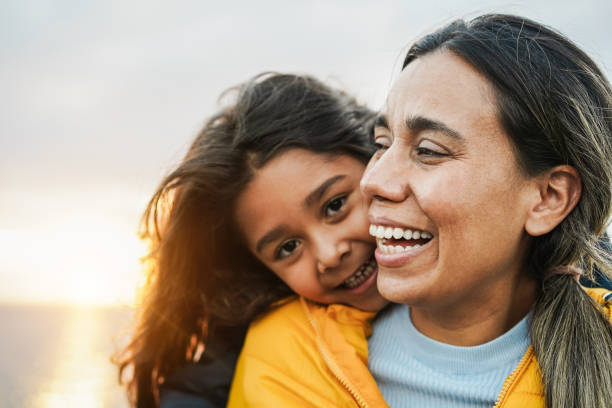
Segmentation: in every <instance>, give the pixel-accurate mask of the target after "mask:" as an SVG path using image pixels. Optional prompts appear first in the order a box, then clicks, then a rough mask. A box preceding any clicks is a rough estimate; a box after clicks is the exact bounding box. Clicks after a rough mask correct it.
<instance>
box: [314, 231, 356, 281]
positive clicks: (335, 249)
mask: <svg viewBox="0 0 612 408" xmlns="http://www.w3.org/2000/svg"><path fill="white" fill-rule="evenodd" d="M350 251H351V246H350V243H349V242H348V241H347V240H344V239H343V240H338V241H337V242H330V241H329V240H323V241H322V242H320V243H319V244H318V248H317V270H318V271H319V273H326V272H329V271H330V270H332V269H334V268H336V267H338V266H340V264H341V263H342V258H344V256H345V255H346V254H348V253H349V252H350Z"/></svg>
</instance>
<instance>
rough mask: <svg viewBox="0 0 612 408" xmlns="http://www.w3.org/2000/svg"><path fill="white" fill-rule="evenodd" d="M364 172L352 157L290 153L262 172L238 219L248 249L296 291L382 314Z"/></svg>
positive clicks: (249, 188)
mask: <svg viewBox="0 0 612 408" xmlns="http://www.w3.org/2000/svg"><path fill="white" fill-rule="evenodd" d="M364 168H365V166H364V165H363V164H362V163H361V162H360V161H358V160H357V159H355V158H353V157H351V156H348V155H323V154H317V153H313V152H311V151H308V150H304V149H292V150H288V151H286V152H284V153H282V154H280V155H279V156H277V157H275V158H273V159H272V160H270V161H269V162H268V163H267V164H266V165H265V166H263V167H262V168H261V169H259V170H257V172H256V175H255V177H254V179H253V180H252V181H251V183H249V185H248V186H247V188H246V189H245V191H243V192H242V194H241V195H240V196H239V197H238V200H237V207H236V217H237V222H238V226H239V228H240V230H241V232H242V234H243V236H244V237H245V240H246V243H247V245H248V248H249V249H250V250H251V251H252V252H253V253H254V254H255V256H256V257H257V258H258V259H259V260H261V261H262V262H263V263H264V264H265V265H266V266H267V267H268V268H270V269H271V270H272V271H273V272H274V273H275V274H277V275H278V276H279V277H280V278H281V279H282V280H283V281H284V282H285V283H287V285H288V286H289V287H290V288H291V289H293V290H294V291H295V292H296V293H298V294H299V295H301V296H304V297H305V298H307V299H311V300H314V301H316V302H319V303H325V304H327V303H342V304H347V305H351V306H354V307H357V308H359V309H362V310H368V311H376V310H379V309H381V308H382V307H383V306H384V305H385V304H386V301H385V300H384V299H383V298H382V297H381V296H380V295H379V293H378V290H377V288H376V275H377V267H376V262H375V260H374V248H375V242H374V239H373V238H372V237H371V236H369V234H368V221H367V207H366V205H365V203H364V199H363V196H362V194H361V192H360V190H359V181H360V178H361V175H362V173H363V170H364Z"/></svg>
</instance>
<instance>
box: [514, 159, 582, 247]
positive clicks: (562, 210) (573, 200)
mask: <svg viewBox="0 0 612 408" xmlns="http://www.w3.org/2000/svg"><path fill="white" fill-rule="evenodd" d="M536 179H537V180H536V183H537V185H538V187H539V198H538V200H536V202H535V203H534V205H533V206H532V207H531V208H530V210H529V214H528V215H527V219H526V222H525V230H526V231H527V233H528V234H529V235H531V236H540V235H544V234H547V233H549V232H550V231H552V230H553V229H554V228H555V227H556V226H557V225H559V224H560V223H561V222H562V221H563V220H564V219H565V217H567V216H568V215H569V213H570V212H572V210H573V209H574V208H575V207H576V205H577V204H578V201H580V196H581V195H582V180H581V179H580V175H579V174H578V172H577V171H576V169H575V168H573V167H572V166H569V165H562V166H556V167H553V168H552V169H550V170H548V171H547V172H546V173H545V174H542V175H540V176H537V178H536Z"/></svg>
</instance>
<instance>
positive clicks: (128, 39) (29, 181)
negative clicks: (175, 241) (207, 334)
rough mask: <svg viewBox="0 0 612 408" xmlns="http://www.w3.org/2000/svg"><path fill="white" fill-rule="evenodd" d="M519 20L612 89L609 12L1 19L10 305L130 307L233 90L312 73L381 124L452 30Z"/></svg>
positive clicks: (548, 3) (199, 5)
mask: <svg viewBox="0 0 612 408" xmlns="http://www.w3.org/2000/svg"><path fill="white" fill-rule="evenodd" d="M492 11H495V12H509V13H515V14H521V15H524V16H526V17H530V18H533V19H536V20H538V21H541V22H544V23H546V24H548V25H551V26H553V27H555V28H557V29H558V30H560V31H561V32H563V33H565V34H566V35H568V36H569V37H570V38H571V39H572V40H574V41H575V42H576V43H578V44H579V45H580V46H581V47H582V48H583V49H584V50H585V51H586V52H587V53H588V54H589V55H591V57H592V58H593V59H595V61H596V62H598V63H599V64H600V66H601V67H602V68H603V70H604V72H606V74H607V75H608V77H612V47H610V44H609V40H610V38H612V27H611V24H610V19H611V18H612V2H610V1H609V0H597V1H595V0H584V1H580V2H575V1H554V0H545V1H535V0H533V1H514V2H504V1H450V0H446V1H433V0H430V1H421V2H417V1H384V0H383V1H376V2H374V1H369V2H368V1H355V0H354V1H303V2H297V1H295V2H293V1H219V2H211V1H172V2H170V1H167V2H161V1H119V0H111V1H78V0H72V1H68V0H55V1H51V0H46V1H45V0H40V1H28V0H22V1H19V0H3V1H2V2H1V3H0V90H1V92H2V95H3V97H2V98H1V99H0V302H54V303H77V304H115V305H116V304H131V303H132V301H133V299H134V296H135V294H136V291H137V288H138V287H139V285H140V284H141V283H142V281H143V277H142V273H141V270H140V267H139V258H140V257H141V256H142V255H144V253H145V248H144V245H143V244H142V243H141V242H140V241H139V240H138V238H137V234H136V232H137V227H138V222H139V219H140V215H141V213H142V211H143V210H144V208H145V206H146V203H147V201H148V199H149V198H150V196H151V195H152V193H153V191H154V189H155V187H156V186H157V183H159V181H160V180H161V178H162V177H163V175H165V174H166V173H167V172H168V171H169V170H171V169H172V167H173V166H174V165H175V164H176V163H177V162H179V161H180V159H181V157H182V156H183V154H184V153H185V151H186V148H187V147H188V145H189V143H190V141H191V139H192V138H193V137H194V136H195V134H196V133H197V131H198V129H199V128H200V126H202V124H203V123H204V121H205V119H206V118H207V117H208V116H210V115H211V114H212V113H214V111H215V109H216V107H217V98H218V96H219V94H220V93H221V92H222V91H223V90H224V89H226V88H228V87H230V86H232V85H235V84H237V83H240V82H242V81H244V80H246V79H247V78H249V77H251V76H253V75H255V74H257V73H259V72H262V71H279V72H294V73H309V74H312V75H315V76H317V77H319V78H321V79H323V80H326V81H327V82H328V83H330V84H332V85H335V86H340V87H342V88H344V89H345V90H347V91H349V92H351V93H353V94H354V95H356V96H357V98H358V99H359V100H360V101H361V102H363V103H367V104H368V105H369V106H371V107H372V108H374V109H378V108H379V107H380V106H381V105H382V104H383V103H384V100H385V95H386V93H387V91H388V89H389V88H390V85H391V84H392V82H393V79H394V76H395V75H396V74H397V72H398V69H399V64H400V63H401V60H402V56H403V53H404V52H405V50H406V47H407V46H408V45H409V44H410V43H411V42H412V41H413V40H415V39H416V38H418V37H419V36H420V35H422V34H425V33H427V32H429V31H431V30H432V29H434V28H436V27H438V26H440V25H442V24H444V23H445V22H449V21H451V20H452V19H454V18H459V17H470V16H474V15H476V14H480V13H483V12H492Z"/></svg>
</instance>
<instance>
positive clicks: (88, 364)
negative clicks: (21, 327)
mask: <svg viewBox="0 0 612 408" xmlns="http://www.w3.org/2000/svg"><path fill="white" fill-rule="evenodd" d="M67 313H68V314H69V315H68V316H67V321H66V325H65V326H64V328H63V330H62V331H61V333H58V335H59V336H61V341H59V342H58V343H57V347H56V350H55V352H56V353H57V354H56V356H55V357H54V360H55V362H56V363H55V367H54V368H53V372H52V373H51V375H50V377H49V379H48V380H47V381H46V382H45V383H43V384H41V385H40V387H39V388H38V390H37V391H36V392H35V393H34V394H33V395H32V399H31V401H30V404H28V406H32V407H37V408H38V407H40V408H59V407H62V408H64V407H92V408H95V407H126V406H127V402H126V398H125V394H124V392H123V390H122V389H121V388H120V387H119V386H118V383H117V370H116V368H115V367H114V366H113V365H112V364H111V363H110V360H109V357H110V353H112V351H113V346H112V341H111V338H112V337H113V333H112V331H111V330H112V328H113V327H114V328H115V329H116V328H117V327H120V326H123V325H124V324H123V323H119V322H113V321H112V320H113V319H112V317H110V316H109V315H108V314H106V313H104V311H101V310H98V309H95V308H83V307H82V308H71V309H69V311H67ZM109 318H110V320H109ZM41 341H44V339H41Z"/></svg>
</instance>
